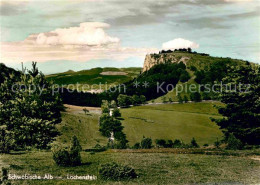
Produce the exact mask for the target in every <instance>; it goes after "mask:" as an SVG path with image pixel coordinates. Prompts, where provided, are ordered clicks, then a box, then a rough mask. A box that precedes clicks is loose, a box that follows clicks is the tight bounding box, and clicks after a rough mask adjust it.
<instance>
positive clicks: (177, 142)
mask: <svg viewBox="0 0 260 185" xmlns="http://www.w3.org/2000/svg"><path fill="white" fill-rule="evenodd" d="M181 146H182V143H181V141H180V140H179V139H175V140H174V142H173V146H172V147H173V148H180V147H181Z"/></svg>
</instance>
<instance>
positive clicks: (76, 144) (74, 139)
mask: <svg viewBox="0 0 260 185" xmlns="http://www.w3.org/2000/svg"><path fill="white" fill-rule="evenodd" d="M70 143H71V146H70V150H78V151H81V150H82V147H81V145H80V143H79V140H78V138H77V137H76V136H73V137H72V138H71V141H70Z"/></svg>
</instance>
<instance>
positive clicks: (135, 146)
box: [133, 143, 141, 149]
mask: <svg viewBox="0 0 260 185" xmlns="http://www.w3.org/2000/svg"><path fill="white" fill-rule="evenodd" d="M140 148H141V145H140V143H135V144H134V146H133V149H140Z"/></svg>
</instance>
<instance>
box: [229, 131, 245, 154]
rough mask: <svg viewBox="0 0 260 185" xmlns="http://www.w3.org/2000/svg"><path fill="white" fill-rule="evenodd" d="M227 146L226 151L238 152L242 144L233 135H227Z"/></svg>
mask: <svg viewBox="0 0 260 185" xmlns="http://www.w3.org/2000/svg"><path fill="white" fill-rule="evenodd" d="M227 144H228V145H227V149H230V150H238V149H242V148H243V145H242V142H241V141H240V140H239V139H237V138H236V137H235V136H234V135H233V134H229V136H228V138H227Z"/></svg>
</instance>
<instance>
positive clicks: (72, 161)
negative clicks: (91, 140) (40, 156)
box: [53, 136, 82, 166]
mask: <svg viewBox="0 0 260 185" xmlns="http://www.w3.org/2000/svg"><path fill="white" fill-rule="evenodd" d="M81 150H82V148H81V146H80V143H79V140H78V138H77V137H76V136H73V137H72V138H71V146H70V150H69V151H67V150H65V149H60V148H58V149H57V148H54V151H53V160H54V161H55V163H56V164H57V165H58V166H76V165H80V164H81V156H80V151H81Z"/></svg>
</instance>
